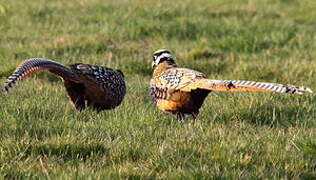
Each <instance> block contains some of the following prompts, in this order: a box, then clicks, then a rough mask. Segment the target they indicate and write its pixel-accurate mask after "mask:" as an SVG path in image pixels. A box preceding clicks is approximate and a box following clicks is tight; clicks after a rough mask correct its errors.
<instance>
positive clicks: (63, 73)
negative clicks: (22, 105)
mask: <svg viewBox="0 0 316 180" xmlns="http://www.w3.org/2000/svg"><path fill="white" fill-rule="evenodd" d="M44 70H48V71H50V72H52V73H54V74H56V75H58V76H60V77H62V78H63V79H67V80H72V81H76V80H77V79H76V75H75V74H74V73H73V72H72V71H71V70H70V69H69V68H68V67H66V66H64V65H62V64H59V63H57V62H55V61H52V60H50V59H44V58H32V59H27V60H25V61H23V62H22V63H21V64H20V65H19V66H18V67H17V68H16V70H15V71H14V72H13V73H12V74H11V75H10V76H9V77H8V78H7V80H6V82H5V84H4V87H3V89H2V91H3V93H5V94H7V93H8V92H9V90H10V89H11V88H12V87H13V85H14V84H16V83H17V82H18V81H20V80H22V79H24V78H25V77H27V76H29V75H31V74H32V73H34V72H37V71H44Z"/></svg>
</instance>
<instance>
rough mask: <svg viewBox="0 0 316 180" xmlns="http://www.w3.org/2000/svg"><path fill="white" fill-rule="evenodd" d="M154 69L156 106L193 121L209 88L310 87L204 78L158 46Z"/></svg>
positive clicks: (293, 89)
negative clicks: (177, 62)
mask: <svg viewBox="0 0 316 180" xmlns="http://www.w3.org/2000/svg"><path fill="white" fill-rule="evenodd" d="M152 66H153V68H154V72H153V75H152V79H151V80H150V95H151V97H152V99H153V101H154V102H155V104H156V106H157V107H158V109H160V110H162V111H165V112H168V113H172V114H176V116H177V119H178V120H181V121H183V120H184V117H185V114H189V115H192V117H193V119H194V120H195V119H196V117H197V115H198V113H199V109H200V107H201V106H202V104H203V102H204V100H205V98H206V96H207V95H208V94H209V93H210V92H212V91H261V92H277V93H291V94H303V93H305V92H310V93H312V90H311V89H309V88H305V87H301V86H294V85H290V84H287V85H284V84H276V83H267V82H255V81H244V80H213V79H207V78H206V75H204V74H203V73H201V72H198V71H195V70H191V69H186V68H179V67H178V66H177V65H176V64H175V62H174V60H173V57H172V54H171V53H170V52H169V51H167V50H165V49H160V50H157V51H156V52H154V54H153V62H152Z"/></svg>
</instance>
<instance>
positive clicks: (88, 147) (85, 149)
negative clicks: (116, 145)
mask: <svg viewBox="0 0 316 180" xmlns="http://www.w3.org/2000/svg"><path fill="white" fill-rule="evenodd" d="M108 153H109V148H106V147H104V145H103V144H100V143H92V144H83V143H82V144H80V143H77V144H61V145H56V144H43V145H27V146H26V151H25V153H24V154H25V156H26V157H28V156H43V157H54V156H55V157H58V158H62V159H63V160H64V161H72V160H83V161H85V160H87V159H88V158H90V157H99V156H104V155H107V154H108Z"/></svg>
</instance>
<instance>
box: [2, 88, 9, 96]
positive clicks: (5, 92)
mask: <svg viewBox="0 0 316 180" xmlns="http://www.w3.org/2000/svg"><path fill="white" fill-rule="evenodd" d="M8 92H9V88H8V86H5V87H4V88H2V93H3V94H4V95H7V94H8Z"/></svg>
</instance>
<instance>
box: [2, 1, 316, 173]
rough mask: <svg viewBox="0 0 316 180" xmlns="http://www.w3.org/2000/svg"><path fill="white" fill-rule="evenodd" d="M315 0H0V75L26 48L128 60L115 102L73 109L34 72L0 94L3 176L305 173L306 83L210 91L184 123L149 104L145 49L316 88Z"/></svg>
mask: <svg viewBox="0 0 316 180" xmlns="http://www.w3.org/2000/svg"><path fill="white" fill-rule="evenodd" d="M315 9H316V2H315V1H312V0H174V1H167V0H161V1H154V0H134V1H128V0H116V1H111V0H107V1H102V0H78V1H66V0H32V1H13V0H11V1H4V0H1V1H0V63H1V66H0V80H1V83H4V81H5V78H6V77H7V76H8V75H9V74H10V73H11V72H12V71H13V70H14V69H15V67H16V66H17V65H18V64H19V63H20V62H21V61H22V60H23V59H25V58H30V57H45V58H50V59H54V60H56V61H59V62H61V63H63V64H72V63H75V62H83V63H90V64H98V65H103V66H108V67H112V68H119V69H121V70H122V71H124V72H125V76H126V81H127V85H128V91H127V95H126V97H125V100H124V102H123V103H122V105H121V106H119V107H118V108H116V109H115V110H111V111H105V112H101V113H99V114H98V113H95V112H94V111H92V110H91V109H88V110H85V111H83V112H77V111H75V110H74V108H73V107H72V105H71V104H70V103H69V100H68V97H67V94H66V91H65V90H64V87H63V84H62V83H61V81H60V80H59V79H58V78H56V77H55V76H53V75H51V74H49V73H47V72H42V73H38V74H36V75H33V76H31V77H29V78H27V79H26V80H24V81H23V82H20V83H19V84H18V85H17V86H16V87H15V88H14V89H13V90H12V91H11V93H10V94H9V95H8V96H4V95H3V94H1V95H0V98H1V101H0V109H1V111H0V144H1V145H0V174H1V176H3V177H5V178H17V179H20V178H38V179H61V178H63V179H65V178H67V179H68V178H81V179H86V178H91V179H95V178H105V177H112V178H129V179H141V178H173V179H178V178H179V179H180V178H187V179H191V178H192V179H193V178H194V179H203V178H205V179H208V178H210V177H214V178H220V179H222V178H223V179H236V178H247V179H248V178H254V179H257V178H258V179H272V178H273V179H274V178H275V179H279V178H282V179H283V178H303V179H314V178H316V131H315V130H316V96H315V95H314V94H307V95H302V96H298V95H296V96H295V95H284V94H263V93H213V94H210V95H209V96H208V98H207V100H206V102H205V103H204V106H203V108H202V109H201V113H200V115H199V117H198V120H197V122H196V123H195V124H192V123H179V122H177V121H176V120H175V119H174V117H173V116H170V115H166V114H163V113H161V112H159V111H158V110H157V109H156V108H155V107H154V106H153V104H152V102H151V99H150V97H149V94H148V92H149V91H148V84H149V79H150V77H151V72H152V69H151V53H152V52H153V51H155V50H157V49H159V48H167V49H169V50H171V51H172V52H173V53H174V55H175V56H176V62H177V63H178V64H179V65H180V66H183V67H189V68H194V69H197V70H199V71H202V72H204V73H206V74H208V76H209V77H211V78H214V79H216V78H217V79H246V80H257V81H268V82H280V83H285V84H287V83H291V84H297V85H304V86H307V87H310V88H312V89H314V90H315V89H316V84H315V82H316V51H315V49H316V31H315V29H316V21H315V19H316V11H315Z"/></svg>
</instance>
